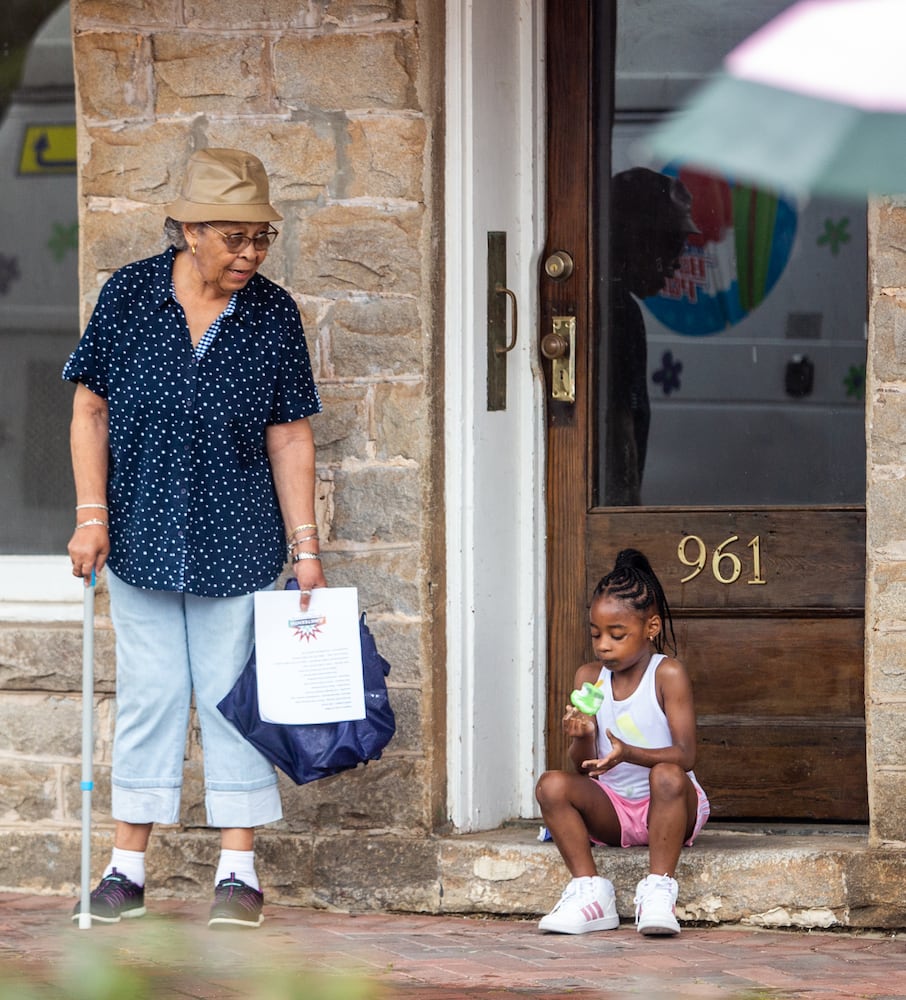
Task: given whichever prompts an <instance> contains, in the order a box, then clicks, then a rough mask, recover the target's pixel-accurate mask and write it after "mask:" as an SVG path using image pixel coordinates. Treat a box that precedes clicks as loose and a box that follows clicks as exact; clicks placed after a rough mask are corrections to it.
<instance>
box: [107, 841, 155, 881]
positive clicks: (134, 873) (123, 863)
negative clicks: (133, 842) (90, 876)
mask: <svg viewBox="0 0 906 1000" xmlns="http://www.w3.org/2000/svg"><path fill="white" fill-rule="evenodd" d="M114 868H115V869H116V870H117V871H118V872H119V874H120V875H125V876H126V878H127V879H129V881H130V882H134V883H135V884H136V885H144V884H145V852H144V851H124V850H123V849H122V848H120V847H114V848H113V852H112V853H111V855H110V864H109V865H107V868H106V869H105V870H104V877H105V878H106V877H107V876H108V875H109V874H110V873H111V872H112V871H113V869H114Z"/></svg>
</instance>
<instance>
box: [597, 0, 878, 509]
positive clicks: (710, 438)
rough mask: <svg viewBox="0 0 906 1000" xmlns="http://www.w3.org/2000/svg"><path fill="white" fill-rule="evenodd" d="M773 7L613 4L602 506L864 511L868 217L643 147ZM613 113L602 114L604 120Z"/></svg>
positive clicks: (701, 1)
mask: <svg viewBox="0 0 906 1000" xmlns="http://www.w3.org/2000/svg"><path fill="white" fill-rule="evenodd" d="M785 6H788V4H787V3H784V2H761V3H753V4H747V5H745V6H743V5H739V4H728V3H721V4H715V3H713V2H707V0H698V2H692V0H690V2H685V3H676V2H673V0H649V2H645V3H635V2H630V0H618V2H617V7H616V10H617V15H616V16H617V43H616V67H617V68H616V89H615V95H616V96H615V107H614V109H613V129H612V131H611V130H610V129H606V128H598V130H597V132H598V135H603V136H605V139H604V141H607V137H608V136H609V147H608V148H607V149H605V150H602V151H601V156H600V159H601V160H602V162H607V161H609V170H610V174H611V175H612V179H611V198H610V200H609V202H608V204H607V205H605V206H599V207H598V227H597V228H598V240H599V241H607V244H606V246H603V245H602V246H600V254H599V256H600V258H601V259H602V260H607V259H608V258H609V260H610V268H609V282H608V285H607V288H606V289H605V290H604V292H603V293H602V301H601V303H600V304H599V315H603V316H605V317H607V322H606V324H605V329H604V330H603V331H601V333H602V335H603V338H604V341H605V343H604V344H602V347H603V348H604V349H603V350H600V351H599V352H598V355H599V370H598V373H597V399H598V403H597V421H598V424H597V437H596V440H597V442H598V444H597V454H598V466H597V475H596V481H595V490H594V495H595V502H596V504H597V505H598V506H603V507H613V506H637V505H645V506H710V505H721V506H753V505H822V504H824V505H848V504H862V503H863V502H864V496H865V442H864V377H865V348H866V339H865V337H866V333H865V329H866V327H865V302H866V298H865V296H866V276H865V261H866V257H867V249H866V221H865V206H864V205H859V204H854V203H852V202H840V201H834V200H828V199H823V198H822V199H817V198H816V199H811V200H808V199H803V198H797V197H795V196H793V195H791V194H788V193H785V192H778V191H766V190H758V189H756V188H753V187H751V186H749V185H746V184H743V183H741V182H738V181H737V180H735V179H734V178H732V177H721V176H710V175H706V174H703V173H701V172H699V171H694V170H691V169H690V168H689V167H688V166H686V165H685V164H682V163H650V162H648V161H646V160H644V159H642V158H641V156H640V153H639V148H638V147H639V140H640V139H641V138H642V137H643V136H644V134H645V132H646V130H648V129H650V128H652V127H653V124H654V123H655V122H656V121H657V120H658V119H659V118H660V117H661V116H663V115H664V114H667V113H669V112H670V110H671V109H672V108H674V107H676V106H677V104H678V103H679V102H680V101H681V100H682V99H683V97H684V96H685V95H686V94H687V93H688V91H689V89H690V88H691V87H693V86H694V85H695V84H696V83H697V82H699V81H700V80H702V79H704V78H705V76H706V75H707V73H708V72H710V71H711V70H712V69H713V68H714V67H715V66H717V65H719V63H720V61H721V59H722V58H723V56H724V55H725V54H726V53H727V51H729V50H730V49H731V48H732V47H733V46H734V45H735V44H737V43H738V42H739V41H741V40H742V39H743V38H744V37H746V36H747V35H748V34H750V33H751V32H752V31H753V30H755V29H756V28H758V27H759V26H760V25H761V24H763V23H765V22H766V21H767V20H769V19H770V18H771V17H772V16H774V15H775V14H776V13H777V12H778V11H779V10H781V9H783V8H784V7H785ZM609 110H610V109H604V114H602V116H601V121H602V124H603V122H604V119H605V117H607V116H608V115H609Z"/></svg>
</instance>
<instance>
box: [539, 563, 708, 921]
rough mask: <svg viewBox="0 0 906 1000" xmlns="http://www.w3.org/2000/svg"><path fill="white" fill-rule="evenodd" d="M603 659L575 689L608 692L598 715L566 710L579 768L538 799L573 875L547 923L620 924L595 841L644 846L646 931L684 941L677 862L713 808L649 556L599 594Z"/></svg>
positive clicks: (558, 776)
mask: <svg viewBox="0 0 906 1000" xmlns="http://www.w3.org/2000/svg"><path fill="white" fill-rule="evenodd" d="M588 617H589V624H590V627H591V639H592V648H593V649H594V654H595V660H596V662H595V663H586V664H585V665H584V666H581V667H579V669H578V670H577V671H576V681H575V686H576V687H577V688H581V687H582V685H583V684H584V683H585V682H586V681H587V682H589V683H592V684H594V683H595V682H597V681H599V680H600V681H602V682H603V683H602V684H601V685H600V686H601V688H602V690H603V694H604V701H603V704H602V705H601V707H600V709H599V710H598V713H597V715H596V716H594V717H592V716H589V715H585V714H584V713H583V712H580V711H578V710H577V709H575V708H574V707H572V706H569V707H568V708H567V711H566V715H565V716H564V717H563V730H564V732H565V733H566V735H567V736H568V737H570V744H569V756H570V759H571V760H572V762H573V764H575V766H576V768H577V769H578V771H579V773H578V774H575V773H572V772H567V771H547V772H545V773H544V774H543V775H542V776H541V779H540V780H539V782H538V786H537V788H536V790H535V795H536V797H537V799H538V803H539V805H540V806H541V814H542V816H543V817H544V822H545V824H546V826H547V828H548V830H549V831H550V834H551V837H552V838H553V840H554V843H556V845H557V847H558V849H559V850H560V854H561V855H562V857H563V860H564V862H565V863H566V867H567V868H568V869H569V873H570V875H572V881H571V882H570V883H569V885H568V886H567V887H566V889H565V890H564V892H563V895H562V896H561V897H560V901H559V902H558V903H557V905H556V906H555V907H554V908H553V910H551V912H550V913H548V915H547V916H546V917H544V918H543V919H542V920H541V922H540V924H539V925H538V926H539V928H540V929H541V930H543V931H555V932H558V933H560V934H584V933H586V932H587V931H598V930H612V929H613V928H615V927H617V926H619V923H620V918H619V915H618V914H617V908H616V901H615V899H614V889H613V884H612V883H611V882H610V881H609V880H608V879H605V878H601V877H600V876H599V875H598V872H597V868H596V867H595V862H594V859H593V857H592V852H591V845H592V843H595V844H609V845H611V846H614V847H616V846H617V845H620V846H622V847H632V846H635V845H639V844H647V845H648V855H649V870H650V872H651V874H650V875H648V877H647V878H644V879H642V881H641V882H639V884H638V887H637V889H636V898H635V904H636V927H637V929H638V930H639V932H640V933H642V934H678V933H679V930H680V926H679V923H678V922H677V919H676V912H675V910H676V894H677V884H676V880H675V879H674V875H675V872H676V864H677V861H678V860H679V855H680V850H681V848H682V846H683V844H686V845H691V844H692V842H693V841H694V839H695V837H696V836H697V835H698V832H699V830H701V828H702V827H703V826H704V825H705V822H706V821H707V819H708V815H709V813H710V807H709V805H708V799H707V796H706V795H705V793H704V791H703V790H702V788H701V786H700V785H699V784H698V782H697V781H696V780H695V775H694V774H693V773H692V766H693V764H694V763H695V710H694V707H693V702H692V684H691V682H690V680H689V675H688V674H687V673H686V670H685V668H684V667H683V665H682V664H681V663H680V662H679V660H676V659H674V658H673V657H669V656H666V655H665V654H664V652H663V648H664V630H665V627H667V626H669V629H670V636H671V645H672V646H673V647H674V650H675V645H676V642H675V636H674V633H673V620H672V618H671V615H670V608H669V607H668V605H667V599H666V597H665V596H664V590H663V588H662V587H661V584H660V581H659V580H658V578H657V577H656V576H655V575H654V571H653V570H652V569H651V566H650V565H649V563H648V560H647V559H646V558H645V556H643V555H642V553H641V552H637V551H636V550H635V549H624V550H623V551H622V552H621V553H620V554H619V555H618V556H617V560H616V563H615V565H614V568H613V570H612V571H611V572H610V573H608V574H607V576H605V577H604V578H603V579H602V580H601V582H600V583H599V584H598V586H597V587H596V588H595V592H594V595H593V597H592V602H591V607H590V608H589V613H588Z"/></svg>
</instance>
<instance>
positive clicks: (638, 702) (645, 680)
mask: <svg viewBox="0 0 906 1000" xmlns="http://www.w3.org/2000/svg"><path fill="white" fill-rule="evenodd" d="M665 659H666V655H665V654H664V653H655V654H654V655H653V656H652V657H651V659H650V660H649V661H648V666H647V667H646V668H645V673H644V674H643V675H642V679H641V680H640V681H639V686H638V687H637V688H636V689H635V691H633V692H632V694H631V695H630V696H629V697H628V698H626V699H625V700H624V701H616V700H615V699H614V696H613V685H612V677H613V675H612V674H611V672H610V671H609V670H608V669H607V668H606V667H602V668H601V673H600V674H599V675H598V676H599V679H603V681H604V683H603V684H602V685H601V689H602V691H603V692H604V701H603V703H602V704H601V707H600V708H599V709H598V714H597V716H596V718H597V721H598V738H597V748H598V757H599V758H600V757H606V756H607V754H609V753H610V740H609V739H607V736H606V735H605V730H607V729H609V730H610V731H611V732H612V733H613V734H614V736H616V737H618V738H619V739H621V740H622V741H623V742H624V743H629V744H630V745H631V746H634V747H645V748H646V749H649V750H655V749H658V748H659V747H669V746H672V745H673V736H672V735H671V733H670V726H669V725H668V723H667V716H666V715H665V714H664V710H663V709H662V708H661V706H660V702H658V700H657V689H656V687H655V676H656V674H657V668H658V666H659V665H660V663H661V661H662V660H665ZM650 772H651V769H650V768H648V767H642V766H641V765H640V764H628V763H625V762H624V763H622V764H617V766H616V767H615V768H613V770H612V771H607V772H606V773H605V774H602V775H600V777H599V778H598V780H599V781H602V782H603V783H604V784H605V785H607V786H608V788H612V789H613V790H614V791H615V792H616V793H617V794H618V795H622V796H623V798H626V799H647V798H648V796H649V795H650V794H651V793H650V790H649V786H648V775H649V774H650ZM688 774H689V777H690V778H691V779H692V781H693V782H694V783H695V785H696V786H697V785H698V782H697V781H696V780H695V775H694V774H693V772H692V771H689V772H688Z"/></svg>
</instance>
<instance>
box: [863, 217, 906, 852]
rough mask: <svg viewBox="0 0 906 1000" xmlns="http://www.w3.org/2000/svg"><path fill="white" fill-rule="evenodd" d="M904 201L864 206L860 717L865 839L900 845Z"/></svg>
mask: <svg viewBox="0 0 906 1000" xmlns="http://www.w3.org/2000/svg"><path fill="white" fill-rule="evenodd" d="M904 245H906V203H904V202H903V201H902V200H901V201H895V200H888V199H885V200H882V201H876V202H873V203H872V204H871V206H870V209H869V252H868V260H869V295H870V301H869V343H868V364H867V367H866V392H865V401H866V434H867V451H868V470H867V473H868V474H867V481H868V485H867V496H866V506H867V536H868V537H867V544H866V553H867V566H866V594H865V629H866V636H865V696H866V708H865V721H866V727H867V749H868V792H869V812H870V816H871V836H872V842H873V843H876V844H880V843H885V844H895V845H898V846H906V795H904V790H906V711H904V709H906V648H904V634H906V611H904V609H906V521H904V516H903V514H904V511H906V466H904V455H906V271H904V267H903V247H904Z"/></svg>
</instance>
